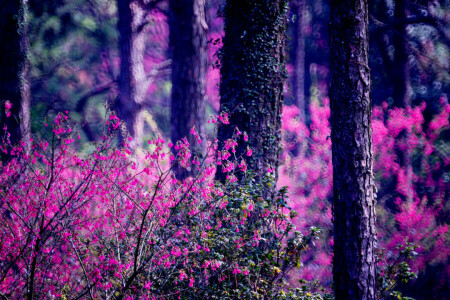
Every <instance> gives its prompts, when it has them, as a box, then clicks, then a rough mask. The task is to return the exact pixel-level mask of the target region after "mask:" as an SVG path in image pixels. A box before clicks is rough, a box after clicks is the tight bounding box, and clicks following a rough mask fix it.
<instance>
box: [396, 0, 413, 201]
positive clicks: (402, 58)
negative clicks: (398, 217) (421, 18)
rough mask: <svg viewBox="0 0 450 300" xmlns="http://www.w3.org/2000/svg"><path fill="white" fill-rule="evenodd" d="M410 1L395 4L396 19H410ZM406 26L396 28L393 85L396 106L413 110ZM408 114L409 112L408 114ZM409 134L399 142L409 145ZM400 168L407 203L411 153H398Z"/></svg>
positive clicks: (410, 190) (401, 0)
mask: <svg viewBox="0 0 450 300" xmlns="http://www.w3.org/2000/svg"><path fill="white" fill-rule="evenodd" d="M408 10H409V5H408V0H398V1H396V2H395V11H394V17H395V18H398V19H407V17H408ZM406 26H407V25H406V24H398V25H397V26H395V30H396V34H395V36H394V47H395V55H394V63H395V66H394V68H393V73H394V74H393V78H392V79H393V84H394V105H395V106H396V107H402V108H405V109H406V110H408V109H409V108H411V80H410V67H409V62H408V56H409V52H408V45H407V43H408V42H407V32H406ZM407 113H408V112H407ZM408 139H409V134H408V132H406V131H403V132H402V133H401V134H400V135H399V136H398V138H397V140H398V142H401V143H407V142H408ZM397 155H398V157H399V162H400V167H401V168H402V169H404V170H405V177H406V184H407V188H406V195H403V196H404V197H405V199H406V200H407V201H411V200H412V198H413V188H412V175H413V170H412V161H411V151H409V150H405V151H397Z"/></svg>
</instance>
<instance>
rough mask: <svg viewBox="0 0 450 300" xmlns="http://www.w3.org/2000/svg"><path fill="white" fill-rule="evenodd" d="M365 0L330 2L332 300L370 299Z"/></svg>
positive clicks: (372, 292)
mask: <svg viewBox="0 0 450 300" xmlns="http://www.w3.org/2000/svg"><path fill="white" fill-rule="evenodd" d="M368 17H369V15H368V4H367V0H345V1H338V0H333V1H331V20H330V45H331V65H330V67H331V76H332V81H331V93H330V95H331V126H332V132H331V138H332V142H333V144H332V151H333V195H334V202H333V217H334V265H333V279H334V283H333V284H334V290H335V297H336V299H337V300H341V299H342V300H343V299H345V300H347V299H375V294H376V290H375V257H374V250H375V246H376V232H375V201H374V179H373V173H372V160H373V157H372V128H371V100H370V70H369V67H368V41H369V40H368Z"/></svg>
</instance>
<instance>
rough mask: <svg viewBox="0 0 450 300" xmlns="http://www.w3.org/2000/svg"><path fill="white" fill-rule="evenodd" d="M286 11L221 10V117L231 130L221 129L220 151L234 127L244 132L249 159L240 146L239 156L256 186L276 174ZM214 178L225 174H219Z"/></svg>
mask: <svg viewBox="0 0 450 300" xmlns="http://www.w3.org/2000/svg"><path fill="white" fill-rule="evenodd" d="M287 9H288V4H287V1H286V0H268V1H259V0H249V1H239V0H229V1H227V4H226V6H225V9H224V16H225V37H224V39H223V48H222V60H221V63H222V67H221V75H222V76H221V85H220V95H221V100H220V101H221V102H220V111H221V112H227V113H229V119H230V124H229V125H226V126H221V127H220V128H219V132H218V139H219V142H220V143H221V145H219V147H220V146H222V145H223V143H224V142H225V141H226V140H227V139H229V138H231V137H232V135H233V132H234V131H235V128H236V127H238V128H239V130H240V131H242V132H244V131H245V132H247V133H248V135H249V146H250V147H251V148H252V150H253V155H252V156H250V157H247V156H245V151H246V147H247V145H245V143H244V142H243V141H242V140H241V141H239V144H240V146H239V147H238V149H237V155H238V156H239V155H243V156H244V158H245V159H246V161H247V165H248V169H249V170H250V171H252V172H254V174H255V175H256V179H257V180H258V181H260V180H261V179H262V178H263V176H265V175H266V174H267V171H268V170H269V168H270V169H271V170H273V172H274V173H275V174H274V175H275V179H277V174H278V173H277V168H278V165H279V153H280V136H281V134H280V128H281V109H282V104H283V83H284V80H285V79H286V67H285V53H284V51H285V34H286V14H287ZM217 178H218V179H220V180H222V181H224V180H225V174H223V173H222V171H221V170H218V173H217Z"/></svg>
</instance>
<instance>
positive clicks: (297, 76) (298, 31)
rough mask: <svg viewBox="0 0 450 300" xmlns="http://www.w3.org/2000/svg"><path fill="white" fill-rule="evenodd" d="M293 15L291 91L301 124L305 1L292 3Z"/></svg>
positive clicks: (304, 106) (302, 115) (303, 110)
mask: <svg viewBox="0 0 450 300" xmlns="http://www.w3.org/2000/svg"><path fill="white" fill-rule="evenodd" d="M293 5H294V8H295V13H296V15H297V21H296V23H295V31H294V76H293V78H292V80H293V90H294V98H295V102H296V105H297V107H298V110H299V118H300V121H301V122H305V120H306V119H305V111H306V110H305V109H306V99H305V34H304V28H305V20H306V16H305V11H306V10H305V9H306V0H297V1H294V4H293Z"/></svg>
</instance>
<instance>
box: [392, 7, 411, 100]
mask: <svg viewBox="0 0 450 300" xmlns="http://www.w3.org/2000/svg"><path fill="white" fill-rule="evenodd" d="M407 17H408V0H397V1H395V11H394V18H396V19H405V20H406V19H407ZM394 28H395V33H394V37H393V44H394V47H395V52H394V64H395V66H394V67H393V72H394V74H393V78H392V80H393V85H394V105H395V106H396V107H405V108H406V107H410V106H411V83H410V75H409V71H410V69H409V63H408V56H409V53H408V45H407V43H408V42H407V32H406V24H398V25H395V26H394Z"/></svg>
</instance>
